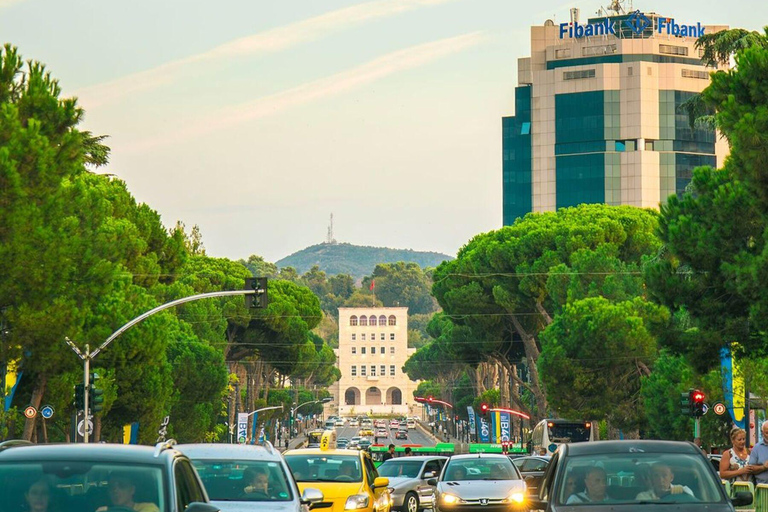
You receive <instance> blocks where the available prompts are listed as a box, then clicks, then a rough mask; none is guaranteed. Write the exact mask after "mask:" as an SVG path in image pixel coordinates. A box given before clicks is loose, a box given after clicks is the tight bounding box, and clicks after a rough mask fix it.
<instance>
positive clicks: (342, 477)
mask: <svg viewBox="0 0 768 512" xmlns="http://www.w3.org/2000/svg"><path fill="white" fill-rule="evenodd" d="M336 481H337V482H354V481H355V479H354V478H353V477H351V476H349V475H339V476H337V477H336Z"/></svg>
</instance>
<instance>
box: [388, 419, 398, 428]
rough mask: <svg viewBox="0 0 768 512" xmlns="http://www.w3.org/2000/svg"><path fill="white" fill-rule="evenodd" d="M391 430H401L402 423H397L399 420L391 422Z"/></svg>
mask: <svg viewBox="0 0 768 512" xmlns="http://www.w3.org/2000/svg"><path fill="white" fill-rule="evenodd" d="M389 428H390V430H392V429H394V430H397V429H398V428H400V422H399V421H397V420H392V421H390V422H389Z"/></svg>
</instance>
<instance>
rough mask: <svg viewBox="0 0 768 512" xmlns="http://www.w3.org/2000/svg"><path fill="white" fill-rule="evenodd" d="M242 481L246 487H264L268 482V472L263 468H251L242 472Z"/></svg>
mask: <svg viewBox="0 0 768 512" xmlns="http://www.w3.org/2000/svg"><path fill="white" fill-rule="evenodd" d="M243 480H245V482H246V483H247V484H248V485H256V486H259V487H262V486H264V487H266V485H267V483H268V481H269V472H268V470H267V468H265V467H264V466H253V467H250V468H246V470H245V471H243Z"/></svg>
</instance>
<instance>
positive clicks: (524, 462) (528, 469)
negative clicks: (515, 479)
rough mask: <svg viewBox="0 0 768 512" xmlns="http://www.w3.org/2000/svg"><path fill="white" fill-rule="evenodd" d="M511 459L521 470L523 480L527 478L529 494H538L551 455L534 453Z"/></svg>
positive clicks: (526, 483)
mask: <svg viewBox="0 0 768 512" xmlns="http://www.w3.org/2000/svg"><path fill="white" fill-rule="evenodd" d="M510 458H511V457H510ZM511 459H512V464H514V465H515V467H516V468H517V470H518V471H520V474H521V475H522V476H523V480H525V485H526V488H527V490H528V494H533V495H536V494H538V492H539V483H540V482H541V479H542V478H544V473H545V472H546V471H547V466H548V465H549V461H550V459H551V457H546V456H543V455H534V456H531V457H515V458H511Z"/></svg>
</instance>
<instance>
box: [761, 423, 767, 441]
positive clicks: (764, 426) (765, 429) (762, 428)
mask: <svg viewBox="0 0 768 512" xmlns="http://www.w3.org/2000/svg"><path fill="white" fill-rule="evenodd" d="M760 432H762V433H763V441H765V442H768V421H764V422H763V426H762V427H760Z"/></svg>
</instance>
